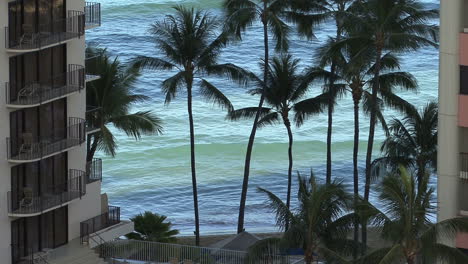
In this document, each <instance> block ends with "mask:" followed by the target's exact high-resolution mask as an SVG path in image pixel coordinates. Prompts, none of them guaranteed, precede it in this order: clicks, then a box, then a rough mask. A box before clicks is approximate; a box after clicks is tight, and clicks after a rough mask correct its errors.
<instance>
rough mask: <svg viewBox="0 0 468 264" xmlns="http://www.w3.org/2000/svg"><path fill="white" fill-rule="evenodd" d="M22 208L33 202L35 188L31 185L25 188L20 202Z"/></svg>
mask: <svg viewBox="0 0 468 264" xmlns="http://www.w3.org/2000/svg"><path fill="white" fill-rule="evenodd" d="M19 204H20V208H27V207H30V206H32V204H33V190H32V188H30V187H25V188H23V199H21V201H20V202H19Z"/></svg>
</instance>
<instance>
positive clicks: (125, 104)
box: [86, 48, 162, 161]
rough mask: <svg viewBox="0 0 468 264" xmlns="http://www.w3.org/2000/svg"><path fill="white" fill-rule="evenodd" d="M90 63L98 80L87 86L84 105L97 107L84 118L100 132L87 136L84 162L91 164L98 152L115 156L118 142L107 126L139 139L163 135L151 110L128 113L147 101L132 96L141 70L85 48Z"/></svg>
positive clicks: (101, 52) (145, 98)
mask: <svg viewBox="0 0 468 264" xmlns="http://www.w3.org/2000/svg"><path fill="white" fill-rule="evenodd" d="M86 52H87V53H88V54H89V56H91V57H94V59H93V63H91V64H89V65H87V66H88V67H87V71H89V72H90V73H93V74H95V75H99V76H100V79H99V80H95V81H93V82H90V83H88V84H87V89H86V103H87V104H88V105H90V106H93V107H98V108H100V110H99V111H97V112H95V113H94V114H93V115H90V116H87V122H89V123H90V124H91V125H92V126H93V127H98V128H100V130H99V132H96V133H93V134H90V135H89V136H88V141H87V144H88V151H87V156H86V160H87V161H92V160H93V157H94V155H95V153H96V151H97V150H102V151H104V153H105V154H107V155H111V156H115V154H116V151H117V148H118V143H117V142H116V139H115V137H114V135H113V134H112V131H111V129H110V128H109V126H113V127H115V128H117V129H118V130H120V131H123V132H125V133H126V134H127V135H128V136H132V137H134V138H135V140H137V139H140V138H141V135H142V134H153V133H158V134H159V133H161V132H162V121H161V120H160V119H159V118H158V117H157V116H156V115H154V114H153V113H152V112H150V111H138V112H135V113H131V112H130V109H131V108H132V107H133V106H135V105H136V104H139V103H142V102H146V101H147V100H148V99H149V98H148V97H147V96H145V95H142V94H138V93H135V89H134V88H135V86H134V84H135V82H136V80H137V79H138V77H139V76H140V71H139V70H138V69H137V68H135V67H128V66H125V65H122V63H121V62H120V61H119V59H118V58H114V59H112V58H111V57H110V55H109V54H108V52H107V51H106V50H99V49H93V48H88V49H87V51H86Z"/></svg>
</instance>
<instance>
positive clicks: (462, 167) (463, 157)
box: [460, 153, 468, 181]
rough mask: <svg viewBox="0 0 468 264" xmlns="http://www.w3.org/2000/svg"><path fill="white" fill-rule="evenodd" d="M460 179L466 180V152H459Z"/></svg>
mask: <svg viewBox="0 0 468 264" xmlns="http://www.w3.org/2000/svg"><path fill="white" fill-rule="evenodd" d="M460 179H462V180H464V181H468V153H460Z"/></svg>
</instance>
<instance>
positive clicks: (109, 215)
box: [80, 206, 120, 243]
mask: <svg viewBox="0 0 468 264" xmlns="http://www.w3.org/2000/svg"><path fill="white" fill-rule="evenodd" d="M118 223H120V207H117V206H109V207H108V210H107V212H106V213H103V214H101V215H98V216H95V217H93V218H91V219H88V220H86V221H83V222H81V223H80V241H81V243H88V242H89V236H90V235H91V234H93V233H96V232H98V231H100V230H103V229H106V228H108V227H111V226H113V225H116V224H118Z"/></svg>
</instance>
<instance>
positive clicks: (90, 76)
mask: <svg viewBox="0 0 468 264" xmlns="http://www.w3.org/2000/svg"><path fill="white" fill-rule="evenodd" d="M101 59H102V56H101V54H92V53H86V59H85V68H86V81H90V80H97V79H100V78H101V76H100V75H99V74H98V73H97V72H96V70H97V69H99V64H100V61H101Z"/></svg>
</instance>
